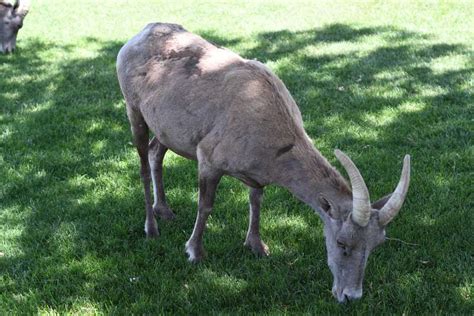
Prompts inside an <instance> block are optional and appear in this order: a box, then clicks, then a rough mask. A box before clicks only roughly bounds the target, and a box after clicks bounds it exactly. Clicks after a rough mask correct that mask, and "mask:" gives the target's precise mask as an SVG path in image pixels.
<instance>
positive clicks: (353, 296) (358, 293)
mask: <svg viewBox="0 0 474 316" xmlns="http://www.w3.org/2000/svg"><path fill="white" fill-rule="evenodd" d="M342 294H343V296H344V299H345V300H347V301H354V300H358V299H360V298H361V297H362V290H354V291H346V290H344V291H343V292H342Z"/></svg>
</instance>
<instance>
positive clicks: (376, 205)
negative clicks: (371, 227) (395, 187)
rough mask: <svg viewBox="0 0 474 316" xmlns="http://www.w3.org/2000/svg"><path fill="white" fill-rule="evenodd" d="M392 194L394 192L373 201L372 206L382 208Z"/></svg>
mask: <svg viewBox="0 0 474 316" xmlns="http://www.w3.org/2000/svg"><path fill="white" fill-rule="evenodd" d="M391 196H392V193H390V194H387V195H386V196H384V197H383V198H381V199H380V200H378V201H375V202H374V203H372V208H373V209H376V210H380V209H381V208H382V207H383V206H384V205H385V203H387V201H388V200H389V199H390V197H391Z"/></svg>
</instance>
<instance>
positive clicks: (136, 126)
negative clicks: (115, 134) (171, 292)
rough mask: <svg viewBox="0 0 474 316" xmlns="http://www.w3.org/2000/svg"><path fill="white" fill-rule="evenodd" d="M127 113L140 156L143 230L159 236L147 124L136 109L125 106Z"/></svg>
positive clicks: (152, 235) (148, 234)
mask: <svg viewBox="0 0 474 316" xmlns="http://www.w3.org/2000/svg"><path fill="white" fill-rule="evenodd" d="M127 115H128V119H129V120H130V125H131V128H132V134H133V141H134V143H135V146H136V147H137V151H138V155H139V156H140V176H141V178H142V181H143V190H144V194H145V209H146V220H145V232H146V235H147V237H150V238H154V237H158V236H159V231H158V224H157V223H156V219H155V216H154V214H153V208H152V205H151V193H150V180H151V174H150V164H149V161H148V135H149V130H148V125H146V122H145V120H144V119H143V116H142V115H141V113H140V112H139V111H137V110H134V109H131V108H130V107H127Z"/></svg>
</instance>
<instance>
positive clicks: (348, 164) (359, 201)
mask: <svg viewBox="0 0 474 316" xmlns="http://www.w3.org/2000/svg"><path fill="white" fill-rule="evenodd" d="M334 154H335V155H336V157H337V159H338V160H339V161H340V162H341V164H342V165H343V166H344V168H345V169H346V171H347V174H348V175H349V178H350V180H351V186H352V219H353V220H354V222H356V223H357V224H359V225H360V226H366V225H367V223H368V222H369V219H370V210H371V206H370V197H369V190H368V189H367V186H366V185H365V182H364V178H362V175H361V174H360V172H359V169H357V167H356V165H355V164H354V163H353V162H352V160H351V159H350V158H349V157H348V156H347V155H346V154H345V153H343V152H342V151H340V150H339V149H336V150H335V151H334Z"/></svg>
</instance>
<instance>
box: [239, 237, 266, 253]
mask: <svg viewBox="0 0 474 316" xmlns="http://www.w3.org/2000/svg"><path fill="white" fill-rule="evenodd" d="M244 246H246V247H249V248H250V249H251V250H252V252H253V253H254V254H256V255H257V256H259V257H268V256H269V255H270V249H269V248H268V246H267V245H266V244H265V243H264V242H263V241H262V240H260V239H247V240H246V241H245V242H244Z"/></svg>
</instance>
